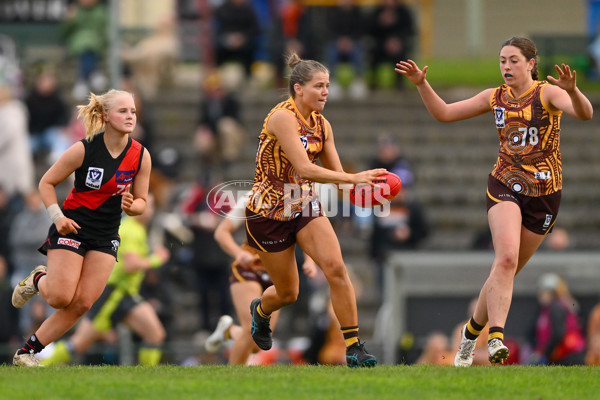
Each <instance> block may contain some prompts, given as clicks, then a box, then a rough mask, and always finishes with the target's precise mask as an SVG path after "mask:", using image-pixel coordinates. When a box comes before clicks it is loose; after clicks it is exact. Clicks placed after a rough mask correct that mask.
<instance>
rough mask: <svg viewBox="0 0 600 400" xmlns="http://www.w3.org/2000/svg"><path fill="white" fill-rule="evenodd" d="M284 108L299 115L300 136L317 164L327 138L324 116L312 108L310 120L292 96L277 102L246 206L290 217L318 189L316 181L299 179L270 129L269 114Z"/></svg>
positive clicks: (269, 215) (261, 144) (261, 138)
mask: <svg viewBox="0 0 600 400" xmlns="http://www.w3.org/2000/svg"><path fill="white" fill-rule="evenodd" d="M278 110H285V111H287V112H289V113H291V114H292V115H294V117H295V118H296V121H297V123H298V130H297V132H298V140H300V141H301V142H302V145H303V146H304V148H305V149H306V152H307V154H308V158H309V159H310V161H311V162H312V163H313V164H314V163H316V162H317V158H318V157H319V153H320V152H321V150H323V145H324V143H325V139H326V138H327V134H328V133H327V132H326V129H327V128H326V126H327V125H326V123H325V118H324V117H323V116H322V115H321V114H320V113H319V112H316V111H315V112H313V113H312V114H311V115H310V118H309V120H308V121H306V120H305V119H304V117H303V116H302V115H301V114H300V113H299V112H298V109H297V108H296V104H295V102H294V99H292V98H291V97H290V98H289V99H287V100H286V101H284V102H281V103H279V104H277V105H276V106H275V107H274V108H273V109H272V110H271V111H270V112H269V114H268V115H267V117H266V118H265V122H264V124H263V128H262V131H261V133H260V136H259V142H258V150H257V152H256V174H255V176H254V185H253V186H252V193H251V195H250V199H249V200H248V203H247V208H248V209H249V210H250V211H252V212H254V213H256V214H259V215H262V216H263V217H266V218H269V219H274V220H278V221H289V220H292V219H294V218H296V217H297V216H299V215H300V214H301V212H302V209H303V208H304V207H306V206H307V205H308V204H309V203H310V202H311V201H313V200H315V198H316V193H315V190H314V187H313V182H312V181H309V180H306V179H300V178H299V177H298V175H297V173H296V169H295V168H294V166H293V165H292V163H291V162H290V160H289V159H288V158H287V156H286V154H285V153H284V151H283V149H282V148H281V145H280V144H279V141H278V140H277V138H276V137H275V135H273V134H271V133H269V132H268V131H267V123H268V121H269V118H270V117H271V115H273V113H274V112H275V111H278Z"/></svg>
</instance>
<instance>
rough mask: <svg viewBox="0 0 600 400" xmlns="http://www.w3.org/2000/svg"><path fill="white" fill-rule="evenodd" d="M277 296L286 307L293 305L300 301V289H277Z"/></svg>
mask: <svg viewBox="0 0 600 400" xmlns="http://www.w3.org/2000/svg"><path fill="white" fill-rule="evenodd" d="M277 295H278V296H279V300H280V301H281V302H282V303H284V305H288V304H292V303H295V302H296V300H298V288H284V289H277Z"/></svg>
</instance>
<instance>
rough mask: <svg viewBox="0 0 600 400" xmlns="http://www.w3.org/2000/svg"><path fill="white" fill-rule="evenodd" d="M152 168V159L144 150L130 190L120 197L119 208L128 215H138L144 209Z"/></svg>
mask: <svg viewBox="0 0 600 400" xmlns="http://www.w3.org/2000/svg"><path fill="white" fill-rule="evenodd" d="M151 169H152V160H151V158H150V153H149V152H148V151H144V154H143V156H142V165H141V166H140V169H139V171H138V173H137V174H136V175H135V178H133V186H132V189H131V192H129V191H126V192H125V193H123V197H122V199H121V209H122V210H123V211H124V212H125V214H127V215H129V216H135V215H140V214H141V213H143V212H144V210H145V209H146V199H147V198H148V187H149V185H150V171H151Z"/></svg>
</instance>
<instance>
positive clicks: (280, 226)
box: [246, 203, 323, 253]
mask: <svg viewBox="0 0 600 400" xmlns="http://www.w3.org/2000/svg"><path fill="white" fill-rule="evenodd" d="M317 204H318V205H319V207H318V209H312V210H311V212H310V213H305V212H303V213H302V214H300V216H299V217H296V218H294V219H292V220H290V221H277V220H274V219H269V218H265V217H263V216H260V215H258V214H255V213H254V212H252V211H250V210H249V209H247V208H246V239H247V240H248V244H249V245H250V246H252V247H254V248H255V249H257V250H260V251H263V252H267V253H276V252H278V251H283V250H285V249H287V248H288V247H290V246H292V245H294V244H295V243H296V234H297V233H298V232H300V230H301V229H302V228H304V227H305V226H306V225H308V223H309V222H310V221H312V220H313V219H315V218H318V217H320V216H322V215H323V211H322V209H321V204H320V203H317ZM307 207H311V208H312V206H311V205H310V204H309V205H308V206H307ZM305 214H308V215H305Z"/></svg>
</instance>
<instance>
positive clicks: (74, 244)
mask: <svg viewBox="0 0 600 400" xmlns="http://www.w3.org/2000/svg"><path fill="white" fill-rule="evenodd" d="M58 244H60V245H63V246H69V247H73V248H74V249H78V248H79V246H80V245H81V242H78V241H77V240H73V239H69V238H58Z"/></svg>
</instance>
